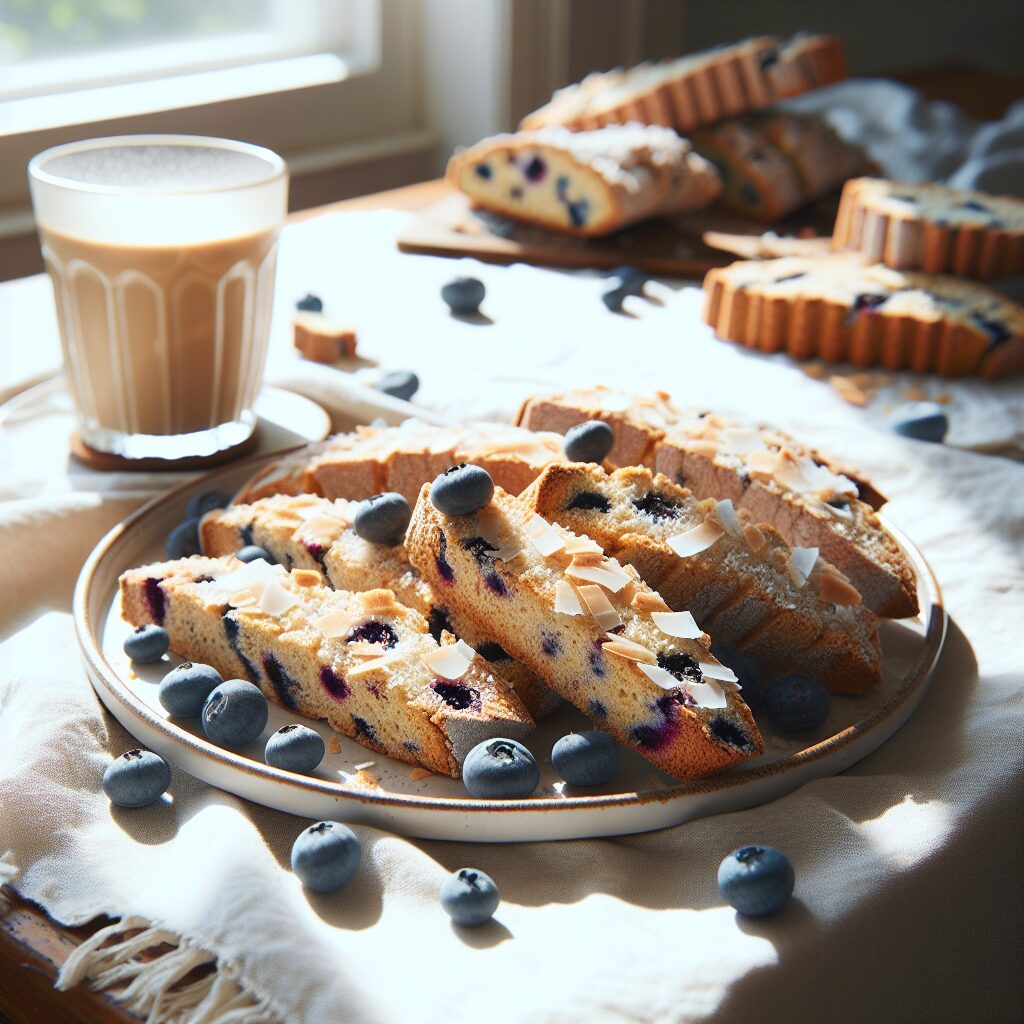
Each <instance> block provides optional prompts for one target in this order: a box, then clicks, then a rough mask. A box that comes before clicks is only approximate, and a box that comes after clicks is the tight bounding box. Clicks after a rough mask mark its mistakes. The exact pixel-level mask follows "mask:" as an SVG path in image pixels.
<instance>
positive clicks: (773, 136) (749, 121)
mask: <svg viewBox="0 0 1024 1024" xmlns="http://www.w3.org/2000/svg"><path fill="white" fill-rule="evenodd" d="M693 145H694V148H695V149H696V150H697V151H698V152H699V153H701V154H702V155H703V156H705V157H707V158H708V160H710V161H711V162H712V163H713V164H714V165H715V166H716V167H717V168H718V170H719V171H720V173H721V175H722V180H723V181H724V183H725V191H724V194H723V195H722V198H721V200H720V203H721V205H723V206H726V207H728V208H729V209H731V210H734V211H736V212H737V213H740V214H743V215H744V216H747V217H753V218H755V219H758V220H767V221H774V220H780V219H781V218H782V217H785V216H786V215H787V214H789V213H791V212H792V211H793V210H796V209H797V208H798V207H800V206H803V205H804V204H805V203H808V202H810V201H811V200H813V199H818V198H820V197H822V196H825V195H827V194H828V193H829V192H831V191H832V190H833V189H835V188H838V186H839V185H841V184H843V182H844V181H846V180H847V179H848V178H851V177H853V176H854V175H857V174H863V173H864V172H865V171H866V170H868V168H869V163H868V160H867V157H866V156H865V154H864V152H863V150H861V149H860V148H859V147H858V146H855V145H853V144H852V143H849V142H847V141H846V140H845V139H843V138H842V137H841V136H839V135H838V134H837V133H836V132H835V131H833V129H832V128H831V127H829V125H828V124H827V123H826V122H825V121H824V120H822V119H821V118H819V117H815V116H813V115H810V114H783V113H772V114H748V115H746V116H744V117H740V118H736V119H734V120H730V121H723V122H722V123H721V124H717V125H713V126H712V127H709V128H704V129H701V130H700V131H698V132H694V134H693Z"/></svg>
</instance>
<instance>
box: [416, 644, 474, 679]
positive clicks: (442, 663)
mask: <svg viewBox="0 0 1024 1024" xmlns="http://www.w3.org/2000/svg"><path fill="white" fill-rule="evenodd" d="M465 646H466V647H467V648H468V649H469V651H470V652H471V653H470V655H469V657H466V655H465V654H464V653H463V652H462V651H460V650H459V645H458V644H450V645H448V646H445V647H437V648H435V649H434V650H432V651H428V652H427V653H426V654H424V655H423V664H424V665H426V666H427V668H429V669H430V671H431V672H433V673H434V675H437V676H441V678H442V679H461V678H462V677H463V676H464V675H465V674H466V673H467V672H468V671H469V666H470V665H471V664H472V662H473V654H475V653H476V652H475V651H473V648H472V647H470V646H469V645H468V644H466V645H465Z"/></svg>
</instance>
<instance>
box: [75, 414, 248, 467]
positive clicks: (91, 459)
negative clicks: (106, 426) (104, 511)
mask: <svg viewBox="0 0 1024 1024" xmlns="http://www.w3.org/2000/svg"><path fill="white" fill-rule="evenodd" d="M259 433H260V424H259V421H257V422H256V428H255V429H254V430H253V432H252V433H251V434H250V435H249V436H248V437H247V438H246V439H245V440H244V441H242V442H241V444H236V445H234V446H233V447H231V448H222V449H221V450H220V451H219V452H214V453H213V454H212V455H190V456H187V457H185V458H181V459H158V458H148V459H126V458H125V457H124V456H123V455H113V454H111V453H110V452H99V451H97V450H96V449H95V448H90V447H89V446H88V445H87V444H86V443H85V442H84V441H83V440H82V437H81V435H80V434H79V433H78V430H77V429H75V430H74V431H72V433H71V442H70V444H71V454H72V456H73V457H74V458H75V460H76V461H77V462H80V463H81V464H82V465H83V466H87V467H88V468H89V469H95V470H98V471H99V472H101V473H194V472H196V470H201V469H211V468H212V467H214V466H222V465H223V464H224V463H225V462H231V461H232V460H234V459H237V458H240V457H241V456H243V455H250V454H251V453H252V452H254V451H255V450H256V448H257V447H258V446H259V441H260V438H259Z"/></svg>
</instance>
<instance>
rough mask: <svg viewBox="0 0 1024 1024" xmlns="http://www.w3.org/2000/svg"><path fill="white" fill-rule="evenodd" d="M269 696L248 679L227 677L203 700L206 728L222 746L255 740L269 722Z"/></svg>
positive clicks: (208, 733)
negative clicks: (264, 694) (265, 695)
mask: <svg viewBox="0 0 1024 1024" xmlns="http://www.w3.org/2000/svg"><path fill="white" fill-rule="evenodd" d="M269 714H270V713H269V710H268V708H267V698H266V697H264V696H263V693H262V691H261V690H260V688H259V687H258V686H253V684H252V683H250V682H247V681H246V680H245V679H228V680H227V681H226V682H223V683H221V684H220V685H218V686H217V687H216V688H215V689H214V690H212V691H211V693H210V696H209V697H207V698H206V702H205V703H204V704H203V715H202V722H203V732H205V733H206V736H207V739H210V740H212V741H213V742H214V743H217V744H219V745H220V746H222V747H244V746H245V745H246V743H252V741H253V740H254V739H256V737H257V736H259V734H260V733H261V732H263V729H264V727H265V726H266V724H267V718H268V717H269Z"/></svg>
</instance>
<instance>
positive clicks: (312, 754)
mask: <svg viewBox="0 0 1024 1024" xmlns="http://www.w3.org/2000/svg"><path fill="white" fill-rule="evenodd" d="M326 749H327V748H326V747H325V746H324V741H323V737H322V736H321V735H320V733H318V732H314V730H312V729H310V728H309V727H308V726H305V725H285V726H282V727H281V728H280V729H278V730H277V732H275V733H274V734H273V736H271V737H270V739H269V740H267V749H266V754H265V759H266V762H267V764H269V765H273V766H274V767H275V768H283V769H284V770H285V771H286V772H298V773H299V774H300V775H308V774H309V773H310V772H311V771H313V769H314V768H316V766H317V765H318V764H319V763H320V762H321V761H322V760H323V759H324V751H325V750H326Z"/></svg>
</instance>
